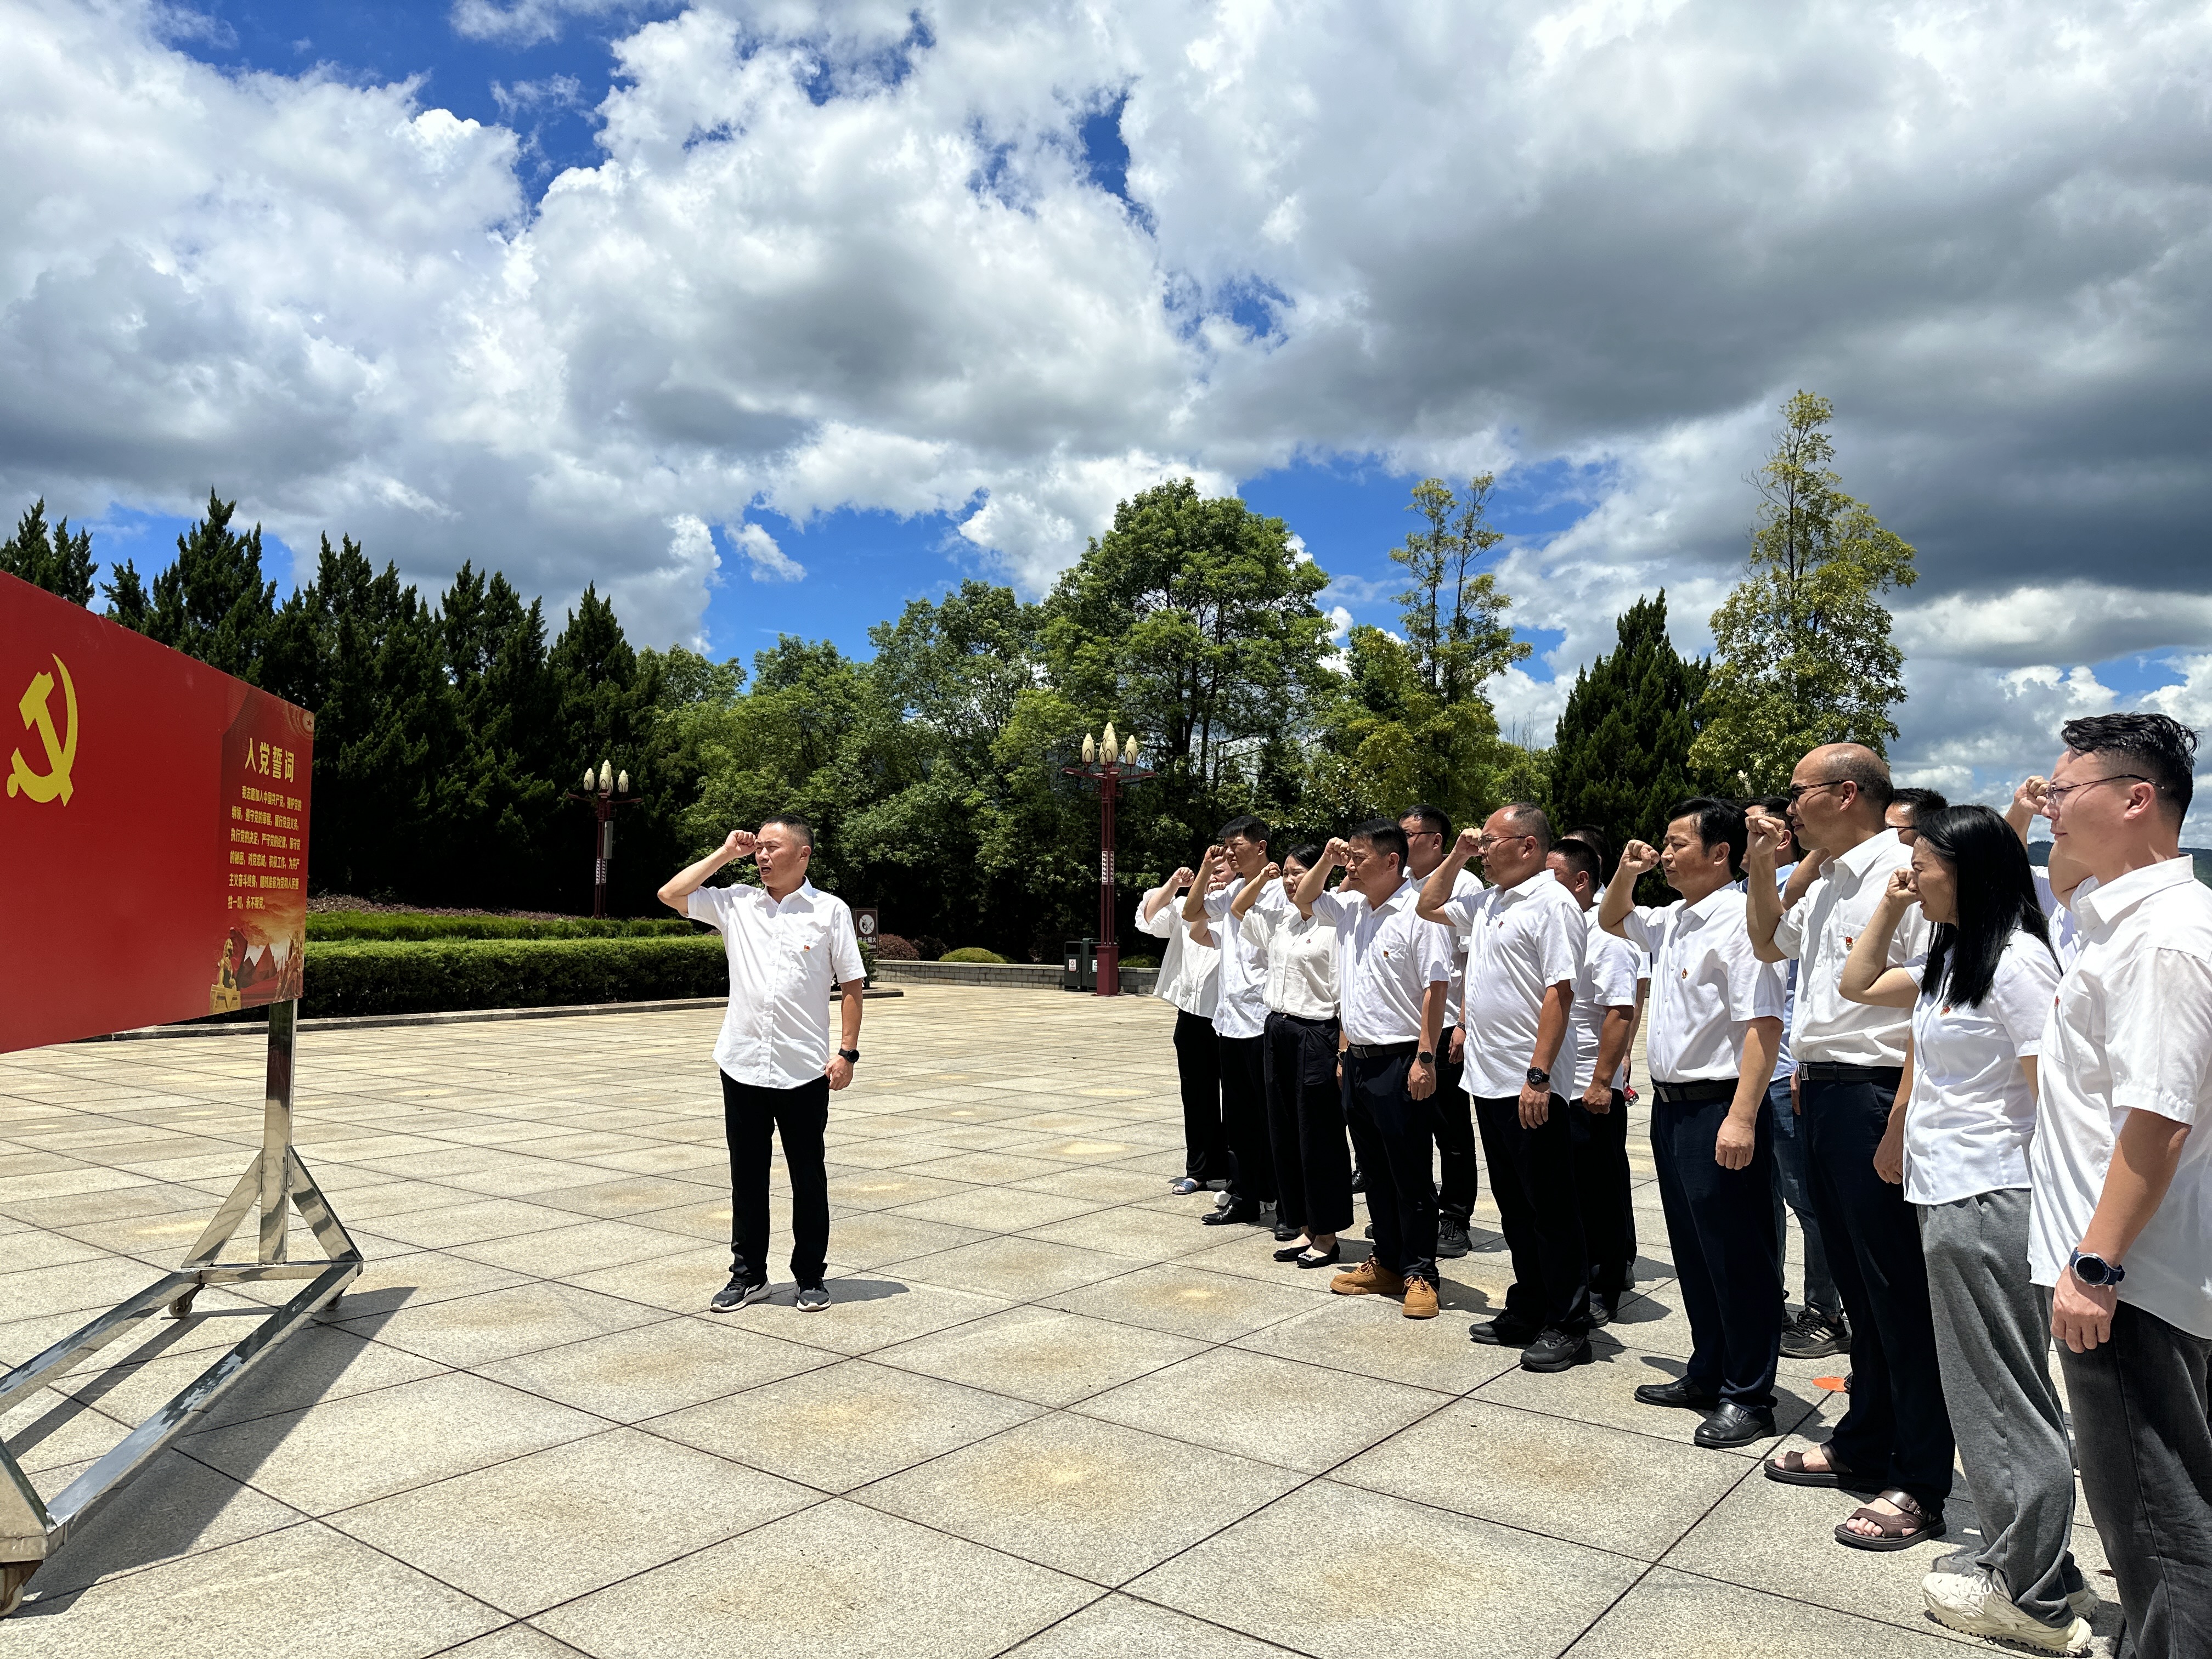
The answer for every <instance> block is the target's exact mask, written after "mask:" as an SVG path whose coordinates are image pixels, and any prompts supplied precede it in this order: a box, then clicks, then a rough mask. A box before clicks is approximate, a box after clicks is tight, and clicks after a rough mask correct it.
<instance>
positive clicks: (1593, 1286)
mask: <svg viewBox="0 0 2212 1659" xmlns="http://www.w3.org/2000/svg"><path fill="white" fill-rule="evenodd" d="M1567 1128H1568V1130H1569V1131H1570V1135H1569V1138H1570V1139H1571V1140H1572V1141H1573V1143H1574V1149H1575V1198H1576V1201H1577V1205H1578V1206H1579V1207H1580V1209H1581V1210H1582V1213H1583V1243H1585V1244H1586V1245H1588V1246H1589V1263H1590V1294H1591V1295H1592V1296H1601V1297H1608V1298H1610V1297H1617V1296H1619V1295H1620V1293H1621V1291H1623V1290H1625V1289H1626V1288H1627V1285H1628V1281H1629V1269H1630V1267H1631V1265H1632V1263H1633V1262H1634V1261H1635V1260H1636V1209H1635V1206H1634V1204H1633V1202H1632V1200H1631V1199H1630V1197H1629V1181H1630V1177H1629V1171H1628V1097H1627V1096H1626V1095H1625V1094H1623V1093H1622V1092H1621V1091H1620V1090H1618V1089H1615V1090H1614V1091H1613V1109H1612V1110H1611V1111H1609V1112H1593V1111H1592V1110H1590V1109H1589V1107H1587V1106H1585V1105H1583V1103H1582V1101H1581V1100H1580V1098H1577V1099H1576V1100H1575V1101H1574V1102H1573V1103H1571V1104H1570V1105H1569V1106H1568V1108H1567Z"/></svg>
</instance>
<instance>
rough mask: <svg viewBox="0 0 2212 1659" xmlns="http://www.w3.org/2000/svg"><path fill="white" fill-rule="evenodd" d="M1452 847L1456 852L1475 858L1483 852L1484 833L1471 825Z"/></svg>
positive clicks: (1463, 830)
mask: <svg viewBox="0 0 2212 1659" xmlns="http://www.w3.org/2000/svg"><path fill="white" fill-rule="evenodd" d="M1452 845H1453V849H1454V850H1455V851H1456V852H1459V853H1463V854H1466V855H1467V856H1468V858H1473V857H1474V855H1475V854H1477V853H1480V851H1481V850H1482V831H1481V830H1480V829H1476V828H1475V827H1474V825H1473V824H1471V823H1470V824H1469V825H1468V827H1467V828H1466V829H1462V830H1461V831H1460V832H1459V839H1458V840H1457V841H1456V842H1454V843H1453V844H1452Z"/></svg>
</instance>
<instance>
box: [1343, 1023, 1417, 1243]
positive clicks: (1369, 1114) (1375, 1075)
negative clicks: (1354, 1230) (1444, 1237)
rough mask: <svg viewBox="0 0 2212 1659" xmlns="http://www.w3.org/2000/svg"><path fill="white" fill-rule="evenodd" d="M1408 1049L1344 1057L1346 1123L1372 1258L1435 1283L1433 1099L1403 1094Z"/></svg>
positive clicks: (1409, 1067)
mask: <svg viewBox="0 0 2212 1659" xmlns="http://www.w3.org/2000/svg"><path fill="white" fill-rule="evenodd" d="M1413 1052H1414V1045H1413V1044H1412V1043H1407V1044H1406V1045H1405V1051H1404V1052H1403V1053H1402V1054H1369V1055H1366V1056H1364V1057H1362V1056H1360V1055H1358V1054H1352V1053H1350V1052H1349V1051H1347V1052H1346V1054H1345V1056H1344V1121H1345V1123H1346V1126H1347V1127H1350V1129H1351V1131H1352V1151H1353V1152H1357V1153H1358V1155H1359V1167H1360V1169H1361V1170H1363V1171H1364V1173H1365V1175H1366V1176H1367V1213H1368V1215H1369V1217H1370V1218H1371V1219H1372V1220H1373V1221H1374V1223H1375V1260H1376V1261H1378V1262H1379V1263H1381V1264H1382V1265H1383V1267H1388V1268H1389V1270H1390V1271H1391V1272H1393V1273H1403V1274H1405V1275H1406V1276H1407V1277H1408V1278H1412V1277H1413V1276H1414V1275H1416V1274H1418V1275H1419V1277H1421V1278H1423V1279H1427V1280H1428V1281H1429V1283H1430V1284H1431V1285H1433V1284H1435V1283H1436V1282H1437V1188H1436V1182H1434V1181H1432V1180H1431V1178H1430V1176H1429V1156H1430V1154H1429V1148H1430V1147H1431V1146H1432V1145H1433V1144H1434V1143H1435V1140H1436V1133H1437V1128H1436V1125H1437V1097H1436V1096H1434V1095H1433V1094H1432V1095H1431V1096H1430V1097H1428V1098H1427V1099H1426V1100H1416V1099H1414V1098H1413V1096H1411V1095H1410V1094H1408V1093H1407V1092H1406V1074H1407V1072H1409V1071H1411V1070H1412V1069H1413Z"/></svg>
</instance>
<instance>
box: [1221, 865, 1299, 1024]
mask: <svg viewBox="0 0 2212 1659" xmlns="http://www.w3.org/2000/svg"><path fill="white" fill-rule="evenodd" d="M1253 879H1254V880H1255V881H1257V880H1258V879H1259V878H1258V877H1256V876H1255V877H1254V878H1253ZM1267 885H1268V887H1269V889H1270V890H1269V891H1267V892H1265V893H1262V894H1261V895H1260V896H1259V897H1258V898H1256V899H1255V900H1253V901H1252V908H1253V910H1259V909H1263V908H1280V907H1281V906H1282V905H1283V904H1284V903H1285V899H1284V897H1283V890H1282V888H1281V886H1280V885H1279V884H1277V883H1275V882H1269V883H1268V884H1267ZM1243 890H1244V884H1243V882H1242V881H1232V882H1231V883H1230V884H1228V885H1227V886H1226V887H1224V888H1222V889H1221V890H1219V891H1218V892H1212V893H1208V894H1207V895H1206V931H1207V932H1208V933H1212V935H1213V942H1214V944H1215V945H1216V946H1217V947H1218V949H1219V950H1220V952H1221V994H1220V1000H1218V1002H1216V1003H1215V1005H1214V1008H1213V1029H1214V1031H1215V1033H1216V1034H1217V1035H1218V1036H1225V1037H1255V1036H1261V1034H1262V1033H1264V1032H1265V1031H1266V1030H1267V945H1266V943H1265V939H1264V936H1263V937H1261V938H1259V939H1255V937H1254V936H1253V935H1252V934H1251V933H1248V932H1247V931H1246V930H1245V929H1244V928H1243V927H1239V926H1238V925H1237V919H1236V918H1235V917H1233V916H1231V915H1230V914H1229V907H1230V906H1231V905H1232V904H1234V903H1235V902H1237V894H1239V893H1241V892H1243ZM1247 914H1248V915H1249V914H1250V913H1249V912H1247Z"/></svg>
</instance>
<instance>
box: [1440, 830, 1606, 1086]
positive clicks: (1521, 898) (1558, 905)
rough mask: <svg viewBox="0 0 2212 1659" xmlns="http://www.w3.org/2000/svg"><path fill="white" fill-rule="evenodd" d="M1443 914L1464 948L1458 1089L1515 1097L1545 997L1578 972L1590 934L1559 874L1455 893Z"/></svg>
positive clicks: (1524, 1078)
mask: <svg viewBox="0 0 2212 1659" xmlns="http://www.w3.org/2000/svg"><path fill="white" fill-rule="evenodd" d="M1443 914H1444V915H1446V916H1447V917H1449V919H1450V921H1451V925H1452V927H1454V929H1455V930H1456V931H1457V932H1458V933H1460V934H1461V935H1462V936H1463V937H1464V938H1465V939H1466V940H1467V944H1468V957H1467V1010H1466V1012H1465V1013H1464V1014H1463V1015H1462V1018H1461V1021H1460V1024H1461V1029H1462V1030H1464V1031H1465V1032H1466V1034H1467V1046H1466V1048H1465V1050H1464V1051H1463V1055H1462V1058H1463V1060H1464V1061H1465V1064H1466V1069H1465V1070H1464V1071H1463V1072H1462V1073H1461V1074H1460V1085H1461V1086H1462V1088H1464V1089H1465V1090H1466V1091H1468V1093H1469V1094H1471V1095H1474V1096H1475V1097H1478V1098H1480V1099H1491V1100H1495V1099H1499V1098H1502V1097H1504V1096H1507V1095H1517V1094H1519V1093H1520V1092H1521V1085H1522V1084H1523V1083H1525V1082H1526V1081H1527V1080H1528V1066H1529V1062H1530V1060H1531V1058H1532V1056H1533V1055H1534V1051H1535V1048H1536V1026H1537V1022H1538V1019H1539V1018H1540V1017H1541V1013H1542V1011H1543V1006H1544V998H1545V995H1546V994H1547V993H1548V992H1549V991H1550V990H1551V988H1552V987H1553V986H1554V985H1559V984H1562V983H1565V984H1568V985H1571V984H1573V982H1574V981H1575V980H1576V978H1577V976H1579V975H1580V974H1581V973H1582V970H1583V946H1584V941H1585V939H1587V937H1588V933H1589V924H1588V923H1587V922H1585V921H1583V908H1582V906H1580V905H1579V904H1577V903H1576V902H1575V896H1574V895H1573V894H1572V893H1570V892H1569V891H1568V890H1566V889H1565V887H1562V886H1561V885H1560V884H1559V878H1558V877H1557V876H1554V875H1553V873H1552V872H1550V871H1549V870H1539V871H1537V872H1536V873H1535V874H1534V875H1533V876H1530V877H1529V878H1528V879H1527V880H1526V881H1522V882H1517V883H1516V884H1514V885H1513V886H1510V887H1486V888H1484V889H1482V890H1480V892H1475V893H1455V894H1454V895H1452V896H1451V897H1450V898H1449V899H1448V900H1446V901H1445V902H1444V906H1443ZM1630 1000H1632V1001H1633V1000H1634V997H1633V995H1632V996H1631V998H1630ZM1563 1046H1564V1045H1563ZM1557 1063H1558V1061H1557V1060H1556V1058H1555V1059H1554V1060H1553V1064H1555V1065H1556V1064H1557Z"/></svg>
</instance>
